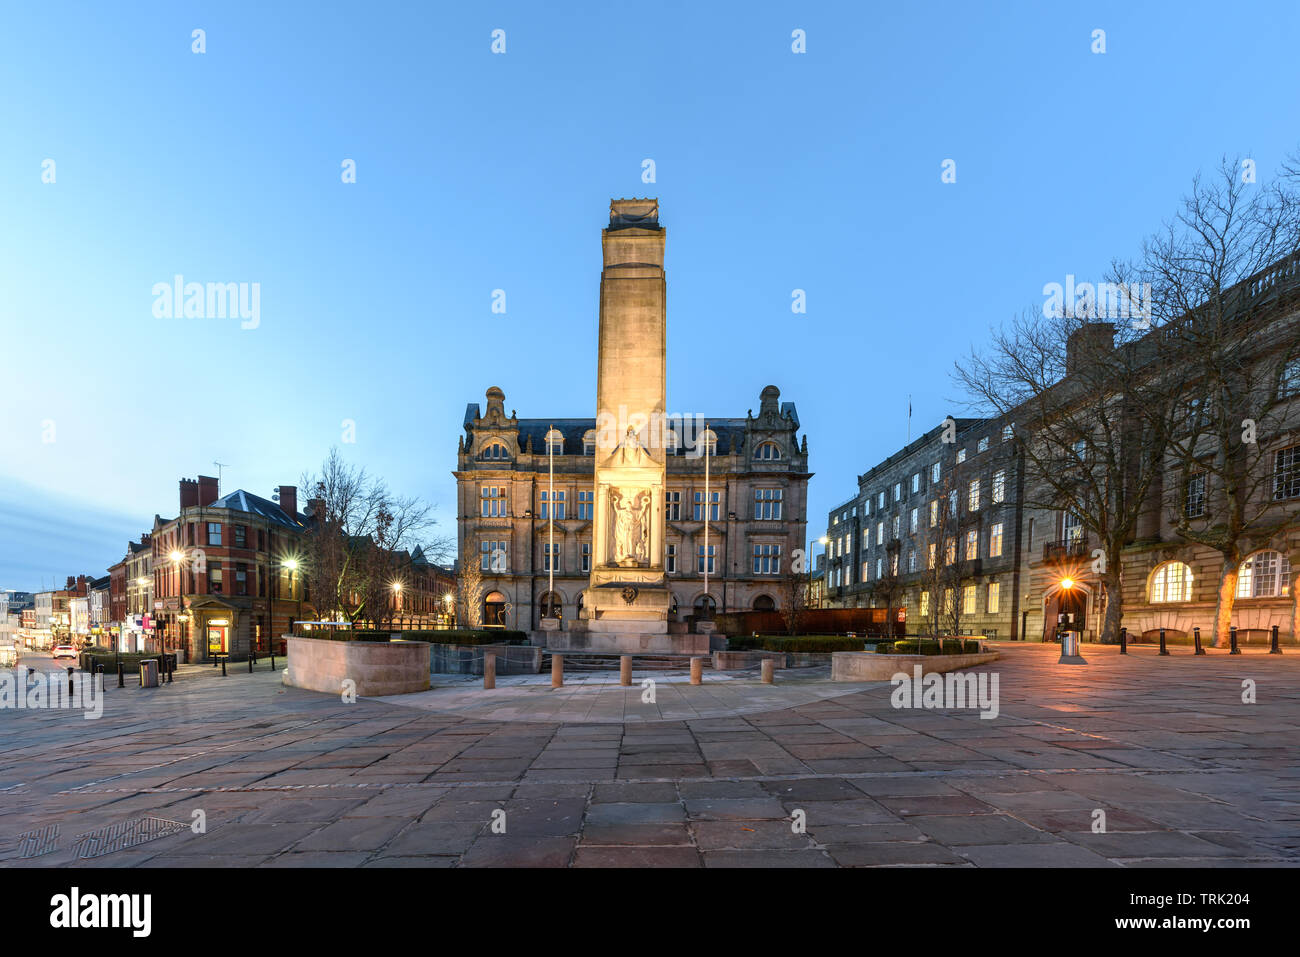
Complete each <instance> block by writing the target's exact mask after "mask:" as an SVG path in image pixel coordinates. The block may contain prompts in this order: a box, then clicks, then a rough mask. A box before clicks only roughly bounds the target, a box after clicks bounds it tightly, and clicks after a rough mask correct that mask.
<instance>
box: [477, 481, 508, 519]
mask: <svg viewBox="0 0 1300 957" xmlns="http://www.w3.org/2000/svg"><path fill="white" fill-rule="evenodd" d="M479 515H480V516H482V517H483V518H505V517H506V490H505V486H503V485H484V486H483V490H482V493H481V507H480V511H479Z"/></svg>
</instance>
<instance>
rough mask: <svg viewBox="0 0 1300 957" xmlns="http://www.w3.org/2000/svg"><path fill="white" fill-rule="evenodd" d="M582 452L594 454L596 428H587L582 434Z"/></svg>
mask: <svg viewBox="0 0 1300 957" xmlns="http://www.w3.org/2000/svg"><path fill="white" fill-rule="evenodd" d="M582 454H583V455H595V454H596V430H595V429H588V430H587V431H586V432H585V433H584V434H583V436H582Z"/></svg>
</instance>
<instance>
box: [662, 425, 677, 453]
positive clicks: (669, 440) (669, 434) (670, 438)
mask: <svg viewBox="0 0 1300 957" xmlns="http://www.w3.org/2000/svg"><path fill="white" fill-rule="evenodd" d="M678 445H679V442H678V439H677V432H676V431H675V430H673V429H664V452H665V453H667V454H668V455H676V454H677V447H678Z"/></svg>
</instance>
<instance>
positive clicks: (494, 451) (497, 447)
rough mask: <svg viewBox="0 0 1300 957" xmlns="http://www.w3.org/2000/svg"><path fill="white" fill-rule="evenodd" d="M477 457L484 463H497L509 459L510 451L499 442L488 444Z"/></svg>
mask: <svg viewBox="0 0 1300 957" xmlns="http://www.w3.org/2000/svg"><path fill="white" fill-rule="evenodd" d="M478 457H479V458H480V459H483V460H484V461H494V460H495V461H499V460H501V459H508V458H510V450H509V449H508V448H506V447H505V445H503V444H502V443H500V442H489V443H488V444H487V445H485V446H483V451H482V452H480V453H479V456H478Z"/></svg>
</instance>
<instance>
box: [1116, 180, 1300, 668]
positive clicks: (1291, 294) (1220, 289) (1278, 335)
mask: <svg viewBox="0 0 1300 957" xmlns="http://www.w3.org/2000/svg"><path fill="white" fill-rule="evenodd" d="M1296 167H1297V163H1296V162H1295V161H1292V164H1291V166H1290V167H1289V168H1286V169H1284V171H1283V173H1282V175H1281V176H1279V177H1278V178H1277V179H1276V180H1275V181H1273V182H1272V183H1269V184H1257V183H1255V182H1254V181H1253V178H1250V177H1245V176H1242V175H1241V169H1242V163H1241V160H1240V158H1237V159H1234V160H1228V159H1227V158H1224V159H1223V160H1222V161H1221V162H1220V164H1219V167H1218V168H1217V169H1215V170H1213V171H1212V172H1211V174H1210V175H1209V176H1205V177H1203V176H1197V177H1196V178H1195V179H1194V180H1193V182H1192V188H1191V191H1190V193H1188V194H1187V195H1186V196H1185V197H1184V198H1183V201H1182V205H1181V208H1180V209H1179V211H1178V213H1177V214H1176V216H1175V217H1174V218H1173V219H1172V220H1171V221H1170V222H1168V223H1166V224H1165V225H1164V226H1163V227H1162V229H1161V230H1160V231H1159V232H1158V233H1156V234H1154V235H1152V236H1151V237H1150V238H1148V239H1147V241H1146V242H1145V243H1144V244H1143V249H1142V255H1141V257H1140V258H1139V260H1138V262H1137V263H1136V264H1134V265H1128V266H1123V267H1117V271H1122V272H1123V273H1124V274H1126V276H1127V277H1130V278H1131V280H1137V281H1141V282H1146V283H1149V284H1150V285H1151V288H1152V304H1153V311H1154V319H1155V321H1156V323H1157V324H1158V325H1160V326H1161V327H1162V328H1161V335H1162V337H1163V339H1164V341H1165V342H1166V343H1167V344H1168V348H1169V350H1170V351H1171V353H1172V354H1173V355H1174V356H1175V361H1174V362H1172V363H1171V364H1170V367H1169V371H1168V376H1169V377H1170V378H1172V379H1175V380H1176V381H1177V383H1178V385H1179V386H1180V389H1179V391H1180V393H1181V394H1180V401H1179V403H1178V405H1177V407H1176V408H1177V411H1178V415H1177V418H1176V420H1175V421H1174V423H1173V428H1174V433H1173V435H1172V436H1171V440H1170V442H1169V444H1168V447H1167V454H1166V458H1167V462H1166V468H1167V469H1168V472H1169V473H1170V474H1172V475H1176V476H1177V481H1176V482H1169V483H1168V484H1167V485H1166V487H1165V490H1164V491H1165V494H1164V499H1165V501H1164V505H1165V509H1166V514H1167V517H1168V520H1169V524H1170V525H1171V526H1172V528H1173V530H1174V531H1175V532H1176V533H1177V534H1178V535H1179V536H1180V537H1181V538H1183V539H1185V540H1186V541H1189V542H1194V543H1196V544H1199V545H1203V546H1206V547H1208V548H1211V549H1213V550H1215V551H1217V552H1218V553H1219V554H1220V556H1221V561H1220V568H1219V581H1218V588H1217V594H1218V598H1217V607H1216V611H1215V637H1214V643H1215V644H1216V645H1218V646H1222V645H1225V644H1227V643H1228V640H1229V626H1230V624H1231V621H1232V609H1233V604H1234V602H1235V599H1236V594H1237V583H1238V576H1239V572H1240V568H1241V562H1242V560H1243V559H1244V558H1245V557H1246V556H1247V555H1248V554H1249V553H1250V552H1251V551H1252V550H1253V549H1254V548H1256V547H1259V546H1262V545H1264V544H1267V543H1268V542H1269V541H1270V539H1273V538H1274V537H1275V536H1276V535H1277V533H1278V532H1279V531H1280V530H1281V529H1282V528H1284V527H1286V526H1287V525H1288V524H1292V523H1294V521H1295V518H1296V512H1295V509H1294V508H1292V509H1290V510H1288V509H1284V508H1281V507H1279V506H1278V504H1277V503H1275V502H1274V495H1273V491H1274V490H1273V488H1272V481H1273V469H1272V468H1271V461H1270V456H1269V455H1268V453H1267V452H1266V451H1262V450H1266V449H1267V447H1268V445H1269V443H1270V441H1271V440H1273V439H1275V438H1277V437H1278V436H1279V435H1281V434H1283V433H1285V432H1287V431H1288V430H1289V429H1293V428H1295V425H1296V423H1295V422H1294V421H1290V420H1289V417H1288V412H1289V411H1290V410H1291V407H1292V406H1293V405H1294V403H1293V402H1292V401H1291V399H1292V397H1293V395H1292V392H1291V389H1293V388H1294V385H1293V384H1292V383H1290V382H1289V381H1288V377H1287V376H1286V375H1285V370H1287V369H1288V368H1290V369H1294V368H1295V366H1294V365H1293V363H1294V362H1295V361H1296V359H1297V357H1300V325H1298V324H1297V319H1296V316H1295V315H1293V314H1292V313H1293V310H1294V308H1295V305H1296V303H1297V301H1298V300H1300V297H1298V296H1297V292H1298V291H1300V283H1297V270H1296V265H1297V263H1296V259H1297V251H1298V250H1300V193H1298V192H1297V190H1296V185H1297V183H1298V182H1300V169H1297V168H1296ZM1248 179H1249V180H1250V181H1246V180H1248ZM1265 328H1267V329H1268V331H1267V334H1263V332H1264V329H1265ZM1292 418H1293V416H1292Z"/></svg>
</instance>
